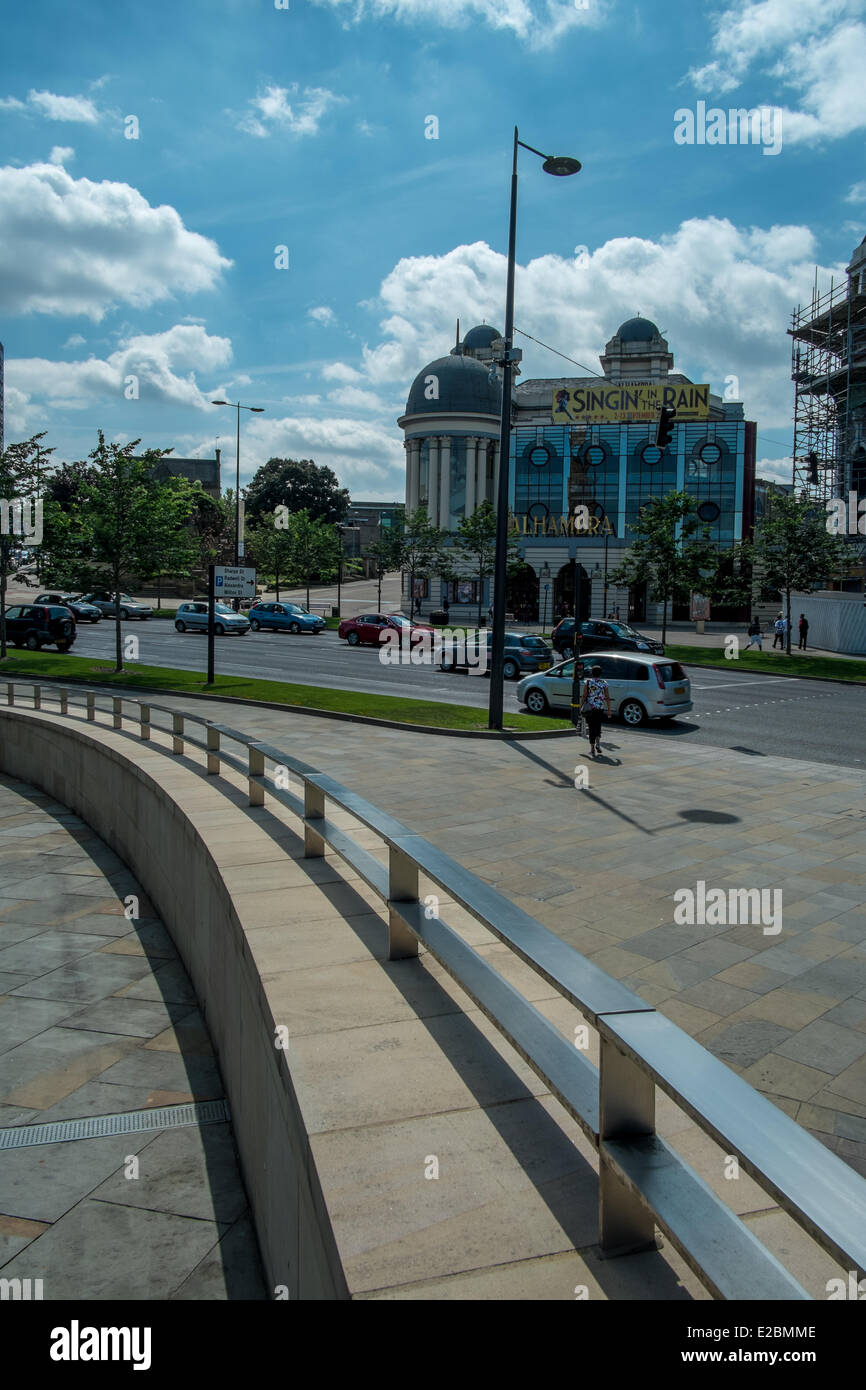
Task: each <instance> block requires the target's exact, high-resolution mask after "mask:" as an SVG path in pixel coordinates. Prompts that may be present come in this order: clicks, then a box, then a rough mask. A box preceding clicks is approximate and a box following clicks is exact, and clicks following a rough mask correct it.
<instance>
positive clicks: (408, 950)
mask: <svg viewBox="0 0 866 1390" xmlns="http://www.w3.org/2000/svg"><path fill="white" fill-rule="evenodd" d="M417 901H418V865H417V864H416V863H415V860H414V859H410V858H409V855H408V854H404V852H403V850H401V849H398V848H397V846H396V845H390V846H389V850H388V959H389V960H406V959H408V958H409V957H410V956H417V954H418V938H417V936H416V935H415V933H414V932H413V931H410V929H409V928H408V927H407V926H406V923H405V922H404V921H403V919H402V917H401V916H400V915H399V913H398V912H396V911H395V909H394V908H393V907H392V906H391V904H392V903H406V902H413V903H416V902H417Z"/></svg>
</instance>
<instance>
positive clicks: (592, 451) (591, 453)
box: [584, 444, 604, 468]
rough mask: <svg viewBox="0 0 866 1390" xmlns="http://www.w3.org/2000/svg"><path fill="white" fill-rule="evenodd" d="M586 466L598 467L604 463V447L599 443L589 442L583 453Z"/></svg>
mask: <svg viewBox="0 0 866 1390" xmlns="http://www.w3.org/2000/svg"><path fill="white" fill-rule="evenodd" d="M584 458H585V460H586V466H587V468H598V467H599V465H600V464H602V463H604V449H603V447H602V446H601V444H590V446H589V448H588V449H587V451H586V453H585V454H584Z"/></svg>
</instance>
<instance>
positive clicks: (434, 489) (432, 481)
mask: <svg viewBox="0 0 866 1390" xmlns="http://www.w3.org/2000/svg"><path fill="white" fill-rule="evenodd" d="M427 459H428V463H427V520H428V521H429V522H430V524H431V525H432V526H438V525H439V440H438V438H437V436H436V435H435V434H431V436H430V438H429V439H428V440H427Z"/></svg>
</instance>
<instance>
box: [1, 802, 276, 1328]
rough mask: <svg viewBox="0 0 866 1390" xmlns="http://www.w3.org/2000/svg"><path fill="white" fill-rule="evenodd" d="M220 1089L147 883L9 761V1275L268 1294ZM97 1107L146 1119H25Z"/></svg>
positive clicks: (58, 1284)
mask: <svg viewBox="0 0 866 1390" xmlns="http://www.w3.org/2000/svg"><path fill="white" fill-rule="evenodd" d="M130 895H132V896H133V897H134V898H135V899H137V903H132V902H130ZM127 907H129V910H130V911H133V912H134V911H136V909H137V913H138V915H137V917H136V919H135V920H128V919H127V917H126V915H125V911H126V908H127ZM222 1097H223V1087H222V1081H221V1078H220V1074H219V1069H218V1067H217V1065H216V1061H215V1058H214V1055H213V1050H212V1047H211V1044H210V1040H209V1037H208V1033H207V1029H206V1027H205V1025H204V1021H203V1019H202V1017H201V1015H200V1014H199V1012H198V1009H197V1007H196V1001H195V997H194V995H193V993H192V990H191V988H190V984H189V980H188V979H187V977H186V974H185V972H184V970H183V967H182V966H181V963H180V961H179V959H178V957H177V954H176V952H175V950H174V948H173V946H172V943H171V940H170V938H169V936H168V934H167V932H166V931H165V929H164V927H163V925H162V923H161V922H160V921H159V919H158V918H157V917H156V916H155V915H154V910H153V908H152V906H151V904H150V903H149V902H148V900H147V897H146V895H145V893H144V892H143V890H142V888H141V886H140V885H139V884H138V883H137V882H136V880H135V879H134V878H133V876H132V875H131V874H130V873H129V871H128V870H127V869H126V868H125V866H124V865H123V863H122V862H121V860H120V859H118V857H117V856H116V855H115V854H114V853H113V852H112V851H111V850H110V849H108V847H107V846H106V845H105V844H104V843H103V842H102V841H101V840H100V839H98V838H97V837H96V836H95V835H94V834H93V832H92V831H91V830H89V829H88V827H87V826H86V825H85V823H84V822H83V821H82V820H80V819H79V817H77V816H75V815H73V814H72V813H71V812H69V811H68V810H67V809H66V808H65V807H63V806H61V805H58V804H57V803H55V802H54V801H53V800H52V798H51V797H50V796H47V795H45V794H44V793H42V792H40V791H39V790H38V789H37V788H35V787H32V786H28V785H27V784H25V783H21V782H17V781H16V780H14V779H13V778H11V777H8V776H0V1145H3V1151H2V1160H0V1279H16V1278H17V1279H22V1280H23V1279H31V1280H34V1279H41V1280H42V1297H43V1298H44V1299H46V1300H57V1299H76V1300H77V1299H80V1298H81V1297H86V1298H88V1299H148V1300H152V1299H177V1300H187V1299H196V1300H199V1299H208V1300H225V1299H230V1298H231V1299H238V1298H242V1299H264V1298H266V1297H267V1294H266V1292H265V1289H264V1285H263V1282H262V1271H261V1266H260V1261H259V1254H258V1246H257V1242H256V1238H255V1233H254V1231H253V1228H252V1225H251V1222H250V1216H249V1210H248V1205H247V1198H246V1194H245V1191H244V1187H243V1183H242V1181H241V1177H240V1173H239V1170H238V1165H237V1160H236V1155H235V1148H234V1143H233V1138H232V1132H231V1125H230V1123H228V1121H227V1120H226V1119H225V1118H224V1117H223V1118H221V1119H213V1120H208V1122H204V1120H205V1119H207V1117H208V1109H209V1110H210V1112H211V1113H214V1114H217V1115H219V1114H220V1113H222V1114H223V1115H224V1111H223V1108H222V1106H221V1105H220V1102H221V1100H222ZM208 1102H211V1106H210V1107H209V1108H208V1109H205V1110H204V1111H200V1110H199V1111H193V1112H192V1113H191V1112H190V1108H189V1107H190V1106H192V1105H194V1104H196V1103H199V1104H201V1105H204V1106H206V1105H207V1103H208ZM214 1102H215V1103H216V1104H215V1105H214V1104H213V1103H214ZM155 1112H159V1113H158V1116H157V1118H158V1121H159V1127H157V1128H146V1127H144V1126H147V1125H149V1124H151V1123H152V1122H153V1119H154V1114H155ZM95 1117H112V1119H111V1121H110V1122H109V1125H110V1130H117V1129H118V1128H119V1123H123V1121H122V1120H121V1121H120V1122H118V1117H126V1123H128V1124H130V1125H131V1126H136V1125H141V1126H142V1127H141V1128H135V1127H133V1128H132V1129H131V1130H130V1132H127V1133H116V1132H115V1133H112V1132H109V1133H108V1134H107V1135H105V1136H103V1137H89V1133H90V1132H92V1130H93V1128H94V1126H92V1125H91V1126H88V1125H86V1124H85V1125H77V1126H76V1125H72V1124H70V1125H69V1126H68V1128H67V1129H66V1130H65V1131H61V1132H60V1133H59V1135H58V1136H57V1138H58V1142H50V1143H37V1144H33V1143H31V1142H29V1139H30V1136H29V1135H27V1134H26V1130H27V1129H28V1128H32V1127H33V1126H37V1125H43V1124H48V1123H51V1122H58V1123H60V1122H68V1121H73V1120H88V1119H93V1118H95ZM21 1130H24V1131H25V1133H24V1134H23V1135H19V1136H18V1137H19V1138H24V1139H26V1140H28V1142H26V1143H25V1144H24V1145H23V1146H17V1145H14V1146H11V1147H6V1145H7V1144H8V1142H9V1140H10V1139H12V1138H14V1137H15V1132H16V1131H21ZM4 1287H5V1286H4ZM31 1287H33V1286H32V1285H31Z"/></svg>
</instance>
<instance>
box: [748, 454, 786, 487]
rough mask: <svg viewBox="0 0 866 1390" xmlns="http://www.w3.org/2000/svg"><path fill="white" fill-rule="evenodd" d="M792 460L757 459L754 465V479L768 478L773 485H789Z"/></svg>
mask: <svg viewBox="0 0 866 1390" xmlns="http://www.w3.org/2000/svg"><path fill="white" fill-rule="evenodd" d="M792 468H793V460H792V459H790V458H786V459H758V460H757V462H756V464H755V477H757V478H770V479H771V480H772V481H773V482H774V483H790V482H791V477H792Z"/></svg>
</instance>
